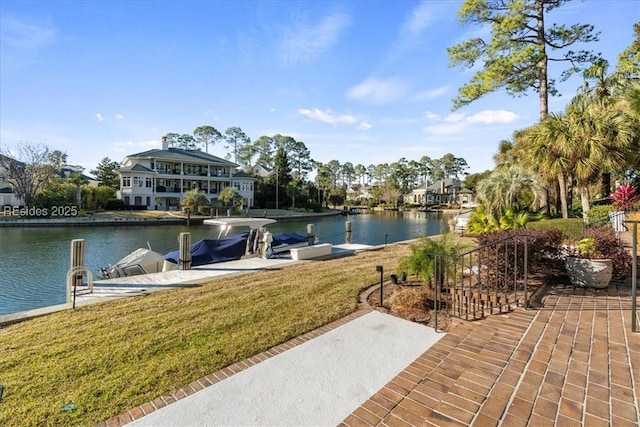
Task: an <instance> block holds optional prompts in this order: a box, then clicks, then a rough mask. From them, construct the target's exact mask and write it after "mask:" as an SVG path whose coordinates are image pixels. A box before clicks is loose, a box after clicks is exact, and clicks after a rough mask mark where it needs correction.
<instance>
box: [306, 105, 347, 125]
mask: <svg viewBox="0 0 640 427" xmlns="http://www.w3.org/2000/svg"><path fill="white" fill-rule="evenodd" d="M298 113H300V114H301V115H303V116H305V117H307V118H309V119H311V120H315V121H318V122H324V123H330V124H340V123H342V124H348V125H352V124H355V123H356V122H357V120H356V118H355V116H352V115H351V114H336V113H334V112H333V111H331V110H321V109H319V108H314V109H312V110H311V109H308V108H301V109H299V110H298Z"/></svg>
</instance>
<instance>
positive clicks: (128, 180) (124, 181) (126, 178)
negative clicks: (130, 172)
mask: <svg viewBox="0 0 640 427" xmlns="http://www.w3.org/2000/svg"><path fill="white" fill-rule="evenodd" d="M122 186H123V187H131V177H130V176H123V177H122Z"/></svg>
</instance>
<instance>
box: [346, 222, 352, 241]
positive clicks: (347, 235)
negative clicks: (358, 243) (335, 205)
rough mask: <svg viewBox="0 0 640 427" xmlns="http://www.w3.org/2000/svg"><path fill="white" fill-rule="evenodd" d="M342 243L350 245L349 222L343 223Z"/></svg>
mask: <svg viewBox="0 0 640 427" xmlns="http://www.w3.org/2000/svg"><path fill="white" fill-rule="evenodd" d="M344 242H345V243H351V221H347V222H345V223H344Z"/></svg>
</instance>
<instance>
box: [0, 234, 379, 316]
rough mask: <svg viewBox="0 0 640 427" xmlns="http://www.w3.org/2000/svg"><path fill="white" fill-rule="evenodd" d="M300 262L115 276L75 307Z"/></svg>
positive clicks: (252, 261)
mask: <svg viewBox="0 0 640 427" xmlns="http://www.w3.org/2000/svg"><path fill="white" fill-rule="evenodd" d="M376 247H377V246H371V245H362V244H341V245H333V246H332V248H331V254H330V255H327V256H324V257H321V258H318V259H329V258H337V257H342V256H347V255H351V254H353V253H355V252H358V251H363V250H371V249H374V248H376ZM297 262H309V261H296V260H293V259H292V258H291V256H290V254H289V253H283V254H278V255H277V256H275V257H273V258H268V259H267V258H262V257H250V258H243V259H240V260H235V261H227V262H220V263H215V264H206V265H201V266H197V267H192V268H191V269H190V270H171V271H164V272H159V273H150V274H141V275H138V276H128V277H118V278H114V279H106V280H97V281H94V282H93V292H90V293H89V292H87V290H86V289H82V288H84V287H80V288H78V290H77V292H76V302H75V306H76V307H82V306H86V305H89V304H95V303H99V302H105V301H109V300H113V299H118V298H127V297H135V296H140V295H145V294H148V293H151V292H155V291H160V290H166V289H173V288H180V287H189V286H195V285H198V284H201V283H206V282H208V281H210V280H214V279H219V278H223V277H227V276H235V275H239V274H248V273H252V272H257V271H264V270H270V269H279V268H282V267H284V266H286V265H290V264H293V263H297ZM72 308H73V303H71V302H69V303H64V304H58V305H52V306H48V307H42V308H37V309H33V310H27V311H21V312H18V313H12V314H7V315H2V316H0V325H3V324H7V323H14V322H20V321H23V320H27V319H30V318H34V317H39V316H44V315H46V314H50V313H55V312H58V311H62V310H70V309H72Z"/></svg>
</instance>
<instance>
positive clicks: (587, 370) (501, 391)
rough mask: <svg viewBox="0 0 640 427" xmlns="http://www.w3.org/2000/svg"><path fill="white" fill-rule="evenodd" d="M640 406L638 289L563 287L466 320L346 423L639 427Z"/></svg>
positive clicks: (344, 422) (350, 424)
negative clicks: (527, 304) (538, 300)
mask: <svg viewBox="0 0 640 427" xmlns="http://www.w3.org/2000/svg"><path fill="white" fill-rule="evenodd" d="M639 324H640V323H639ZM639 408H640V333H639V332H635V333H633V332H632V331H631V287H630V286H629V285H620V284H619V285H616V284H612V285H610V286H609V288H608V289H606V290H585V289H581V288H575V287H574V286H572V285H563V284H559V285H556V286H554V287H553V288H552V289H551V290H550V291H549V292H548V294H547V296H546V297H545V298H544V307H543V308H541V309H538V310H528V311H525V310H522V309H517V310H516V311H514V312H512V313H509V314H506V315H493V316H489V317H488V318H486V319H484V320H482V321H478V322H472V323H466V322H465V323H458V324H457V325H456V326H455V327H454V328H452V330H451V331H450V332H449V333H448V334H447V335H446V336H445V337H444V338H442V339H441V340H440V341H439V342H438V343H436V344H435V345H434V346H433V347H431V348H430V349H429V350H427V351H426V352H425V353H424V354H423V355H421V356H420V357H419V358H418V359H417V360H416V361H414V362H413V363H412V364H410V365H409V366H408V367H407V368H406V369H405V370H404V371H403V372H402V373H400V374H399V375H398V376H397V377H396V378H394V379H393V380H392V381H391V382H389V383H388V384H387V385H386V386H385V387H383V388H382V389H381V390H380V391H378V392H377V393H376V394H375V395H373V396H372V397H371V398H370V399H369V400H368V401H367V402H365V403H364V404H363V405H362V406H361V407H360V408H358V409H357V410H356V411H354V412H353V413H352V414H351V415H350V416H349V417H347V418H346V419H345V420H344V421H343V423H342V425H343V426H350V427H355V426H371V425H388V426H466V425H476V426H497V425H505V426H525V425H531V426H552V425H562V426H638V425H640V409H639Z"/></svg>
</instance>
